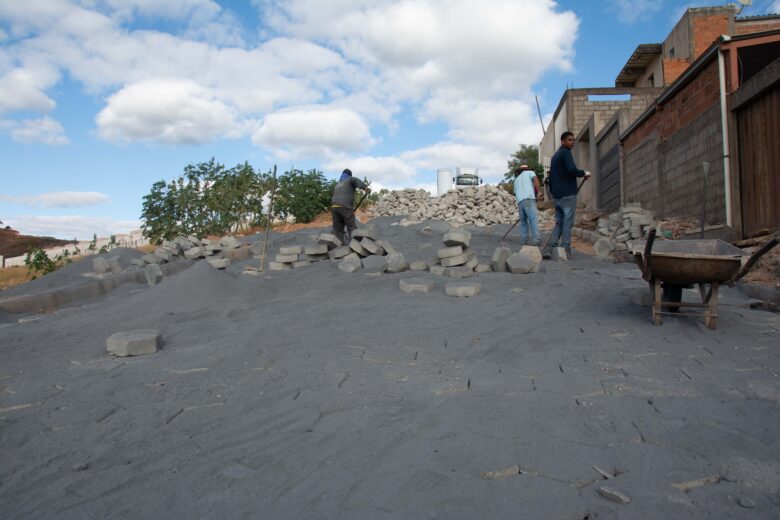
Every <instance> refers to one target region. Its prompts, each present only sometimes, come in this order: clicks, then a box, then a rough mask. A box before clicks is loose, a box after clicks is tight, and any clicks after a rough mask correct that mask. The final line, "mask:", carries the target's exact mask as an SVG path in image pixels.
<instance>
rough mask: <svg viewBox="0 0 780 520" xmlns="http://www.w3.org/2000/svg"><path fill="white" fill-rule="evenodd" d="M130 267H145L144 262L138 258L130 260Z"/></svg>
mask: <svg viewBox="0 0 780 520" xmlns="http://www.w3.org/2000/svg"><path fill="white" fill-rule="evenodd" d="M130 265H134V266H136V267H143V266H145V265H146V262H144V261H143V260H141V259H140V258H131V259H130Z"/></svg>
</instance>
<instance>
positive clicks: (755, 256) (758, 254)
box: [726, 238, 780, 286]
mask: <svg viewBox="0 0 780 520" xmlns="http://www.w3.org/2000/svg"><path fill="white" fill-rule="evenodd" d="M779 243H780V240H778V239H776V238H773V239H772V240H770V241H769V242H767V243H766V244H764V245H763V246H761V247H760V248H759V249H758V250H756V251H755V252H754V253H753V254H752V255H750V258H748V260H747V262H745V265H743V266H742V267H741V268H740V269H739V271H737V273H736V274H735V275H734V276H732V277H731V279H730V280H729V281H728V282H726V283H727V284H728V285H729V286H733V285H734V284H735V283H737V280H739V279H740V278H742V277H743V276H745V275H746V274H748V271H750V269H751V268H752V267H753V264H755V263H756V262H758V259H759V258H761V257H762V256H764V255H765V254H766V253H768V252H769V251H770V250H771V249H772V248H773V247H775V246H776V245H777V244H779Z"/></svg>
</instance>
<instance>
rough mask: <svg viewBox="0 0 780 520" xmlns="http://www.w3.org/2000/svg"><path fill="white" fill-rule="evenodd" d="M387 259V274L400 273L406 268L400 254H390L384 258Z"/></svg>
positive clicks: (402, 256)
mask: <svg viewBox="0 0 780 520" xmlns="http://www.w3.org/2000/svg"><path fill="white" fill-rule="evenodd" d="M385 258H386V259H387V272H388V273H401V272H403V271H406V268H407V267H408V266H407V264H406V260H405V259H404V255H403V254H402V253H391V254H389V255H387V256H386V257H385Z"/></svg>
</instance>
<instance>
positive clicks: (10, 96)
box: [0, 68, 55, 113]
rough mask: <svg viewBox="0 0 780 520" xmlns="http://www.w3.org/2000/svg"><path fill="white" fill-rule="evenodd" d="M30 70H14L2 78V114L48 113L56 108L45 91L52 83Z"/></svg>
mask: <svg viewBox="0 0 780 520" xmlns="http://www.w3.org/2000/svg"><path fill="white" fill-rule="evenodd" d="M42 76H43V74H36V72H34V71H32V70H29V69H20V68H18V69H14V70H12V71H10V72H8V73H7V74H5V75H4V76H2V77H0V113H3V112H8V111H11V110H33V111H36V112H47V111H49V110H52V109H53V108H54V106H55V103H54V101H53V100H52V99H51V98H49V97H48V96H47V95H46V94H45V93H44V90H45V89H46V88H47V87H49V86H50V84H51V81H47V80H46V78H43V77H42Z"/></svg>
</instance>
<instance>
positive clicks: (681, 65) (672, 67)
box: [663, 58, 690, 85]
mask: <svg viewBox="0 0 780 520" xmlns="http://www.w3.org/2000/svg"><path fill="white" fill-rule="evenodd" d="M688 65H690V62H689V61H688V60H686V59H685V58H664V59H663V70H664V85H671V84H672V83H673V82H674V80H676V79H677V78H679V77H680V74H682V73H683V72H685V69H687V68H688Z"/></svg>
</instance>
